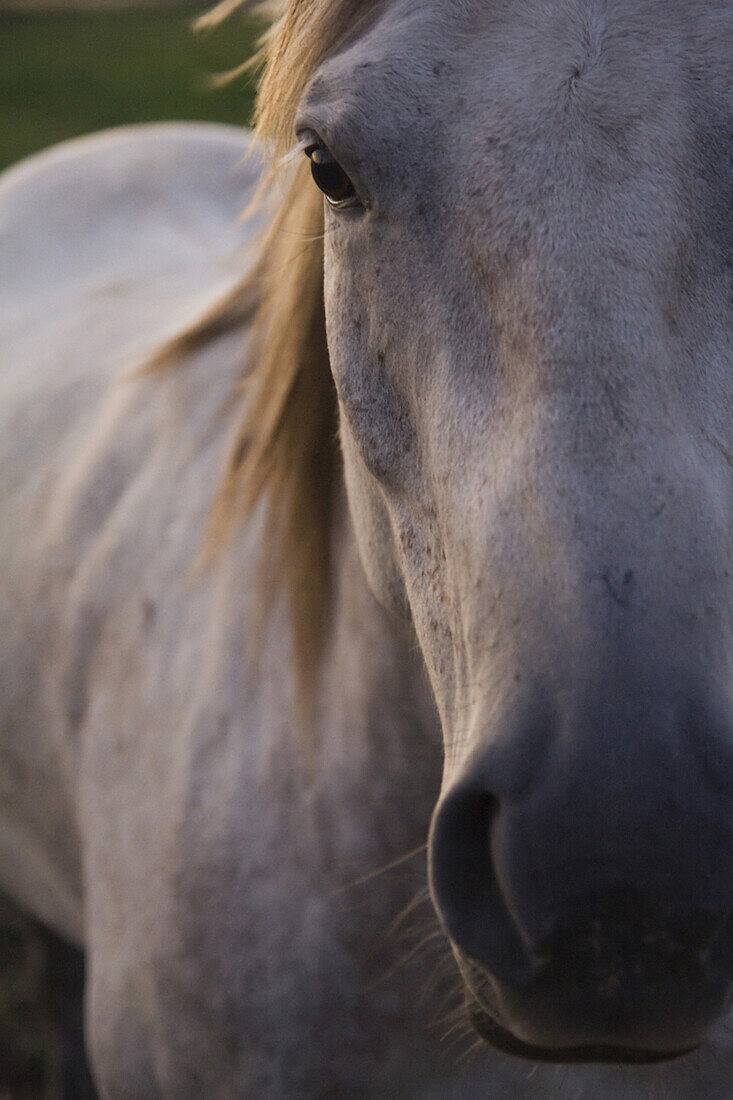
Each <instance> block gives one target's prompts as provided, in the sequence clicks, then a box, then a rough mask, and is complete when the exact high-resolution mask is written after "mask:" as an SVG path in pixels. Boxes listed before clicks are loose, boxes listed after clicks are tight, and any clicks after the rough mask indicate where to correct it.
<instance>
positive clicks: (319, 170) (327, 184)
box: [305, 145, 356, 206]
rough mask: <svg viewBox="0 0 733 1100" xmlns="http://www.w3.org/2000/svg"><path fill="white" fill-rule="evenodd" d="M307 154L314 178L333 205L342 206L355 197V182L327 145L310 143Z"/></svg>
mask: <svg viewBox="0 0 733 1100" xmlns="http://www.w3.org/2000/svg"><path fill="white" fill-rule="evenodd" d="M305 155H306V156H307V157H308V158H309V159H310V162H311V174H312V176H313V179H314V180H315V181H316V184H317V186H318V187H320V189H321V191H323V194H324V195H325V196H326V198H327V199H328V201H329V202H330V203H331V206H341V205H342V204H343V203H345V202H347V200H348V199H352V198H353V197H354V195H355V193H356V192H355V191H354V185H353V183H352V182H351V180H350V179H349V177H348V176H347V175H346V173H345V172H344V170H343V168H342V167H341V165H340V164H339V162H338V161H337V160H336V158H335V157H334V155H333V153H332V152H331V151H330V150H329V149H327V148H326V146H325V145H309V146H308V148H307V149H306V150H305Z"/></svg>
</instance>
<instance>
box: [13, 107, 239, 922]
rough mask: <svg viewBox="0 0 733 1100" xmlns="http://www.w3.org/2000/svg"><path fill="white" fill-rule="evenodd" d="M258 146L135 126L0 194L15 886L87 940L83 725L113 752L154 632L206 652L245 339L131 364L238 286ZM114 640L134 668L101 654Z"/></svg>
mask: <svg viewBox="0 0 733 1100" xmlns="http://www.w3.org/2000/svg"><path fill="white" fill-rule="evenodd" d="M248 144H249V139H248V136H247V135H246V134H245V133H244V132H242V131H237V130H234V129H230V128H227V127H215V126H199V125H189V124H186V125H162V126H144V127H132V128H127V129H124V130H120V131H113V132H110V133H108V134H102V135H96V136H93V137H90V138H84V139H80V140H78V141H73V142H70V143H67V144H65V145H62V146H60V147H58V148H56V149H53V150H50V151H49V152H46V153H43V154H40V155H39V156H36V157H33V158H30V160H28V161H26V162H24V163H22V164H20V165H18V166H17V167H15V168H13V169H11V170H10V171H8V172H7V173H5V175H4V176H3V177H2V179H0V348H2V359H1V361H0V390H1V392H2V397H3V399H2V403H1V404H0V508H1V509H2V521H0V553H2V560H3V578H2V585H1V587H0V618H2V635H1V636H2V639H3V657H2V670H3V673H2V678H1V681H2V682H1V683H0V726H1V733H2V741H1V742H0V754H1V755H2V762H3V775H4V776H5V777H7V779H6V781H4V783H3V790H2V803H1V805H2V813H1V814H0V851H1V852H2V855H3V859H2V867H3V870H4V878H3V882H2V885H3V886H4V888H5V889H6V890H8V891H9V892H10V893H11V894H13V895H14V896H16V897H17V898H18V900H20V901H21V902H22V903H23V904H25V905H26V906H28V907H29V908H31V909H32V910H33V911H35V912H36V913H38V914H39V915H40V916H42V917H43V919H45V920H47V921H48V922H49V923H51V924H54V925H55V926H56V927H57V928H58V929H59V930H60V931H61V932H62V933H64V934H66V935H68V936H70V937H71V938H74V939H77V940H78V939H79V938H80V936H81V900H80V899H81V878H82V872H81V858H80V843H79V833H80V830H81V829H82V824H81V818H82V816H83V806H82V802H83V799H82V797H81V794H80V791H81V781H80V776H81V774H82V772H83V766H84V760H83V752H82V747H83V745H84V743H85V736H84V731H85V730H93V731H94V734H93V736H94V737H96V738H97V739H99V738H101V739H104V737H105V731H104V730H102V729H99V727H98V726H97V725H96V722H95V711H96V709H97V708H98V707H99V706H100V704H99V702H98V698H97V696H98V695H99V694H100V693H102V694H103V693H104V692H105V691H106V692H107V694H108V695H109V693H110V692H111V691H113V689H114V684H115V676H117V677H118V679H119V678H120V677H122V675H123V673H122V671H120V670H121V669H123V668H124V669H126V673H125V676H126V678H125V680H124V687H125V689H126V690H127V691H128V692H130V693H131V695H130V697H131V698H132V697H135V696H136V695H138V694H139V689H140V684H139V683H137V684H136V683H135V682H134V675H133V672H134V668H133V665H135V667H137V668H138V669H142V668H144V666H145V661H146V656H145V655H146V653H148V652H152V649H151V645H152V643H151V642H147V641H146V637H147V636H148V635H151V634H152V633H154V632H153V631H152V630H151V624H152V623H153V621H156V620H157V621H165V622H166V623H167V624H168V627H167V628H168V629H169V630H170V632H171V636H173V635H175V637H176V640H177V643H178V649H179V650H180V649H181V648H183V649H184V650H186V648H188V650H191V649H193V648H195V647H194V646H193V644H192V642H191V641H190V638H187V636H186V623H184V620H185V619H186V616H188V624H189V625H190V623H191V618H190V616H191V615H192V613H193V611H192V609H193V608H197V609H198V610H199V611H200V610H201V605H200V604H198V605H197V604H196V601H195V599H190V598H188V596H189V593H185V598H184V594H183V593H182V589H184V588H185V586H186V584H187V583H188V578H189V576H190V573H191V571H192V563H193V561H194V560H195V557H196V551H197V539H198V538H199V536H200V530H201V527H202V526H203V522H204V519H205V514H206V510H207V507H208V500H209V496H210V495H211V494H213V492H214V490H215V487H216V477H217V476H218V469H219V466H220V465H221V462H222V461H223V452H224V447H225V445H226V423H225V418H224V420H222V410H223V409H224V407H225V406H226V404H227V402H228V401H229V400H230V397H231V391H232V387H233V386H234V382H235V378H236V376H237V372H238V370H239V357H240V355H241V354H242V348H241V346H240V345H241V341H242V339H243V334H241V333H240V334H239V337H240V339H239V343H238V342H237V339H236V334H233V335H231V336H230V337H228V338H227V339H225V340H222V341H219V342H218V344H217V347H216V349H215V351H216V371H214V370H213V369H212V349H204V350H203V351H202V352H201V353H200V354H199V355H198V356H197V357H196V361H195V362H192V363H190V364H184V365H183V366H182V368H181V369H180V370H179V371H171V372H170V374H169V376H168V377H166V378H162V379H159V380H158V379H149V378H135V377H133V374H134V371H133V369H132V368H134V367H135V366H136V365H137V364H139V363H140V362H141V360H142V359H144V357H145V355H146V354H148V353H150V351H152V350H153V349H154V348H155V347H156V345H157V344H159V343H160V342H161V341H164V340H165V339H167V338H169V337H170V336H171V335H172V334H174V333H175V332H176V331H178V330H179V329H180V328H181V327H182V326H183V325H184V324H185V322H186V321H187V320H191V319H192V318H195V317H196V316H197V315H198V314H200V313H202V312H205V311H206V310H207V309H208V308H210V306H211V304H212V301H213V300H215V299H216V298H217V297H220V296H222V295H224V294H226V293H227V292H229V291H230V290H231V289H232V287H233V286H234V285H235V284H236V282H237V281H238V279H239V278H240V277H241V273H242V265H243V264H246V262H247V245H248V242H249V240H250V236H251V230H248V231H247V232H245V231H243V230H242V229H241V228H240V227H238V224H237V220H238V216H239V214H240V212H241V209H242V208H243V206H244V205H245V204H246V201H247V194H248V192H251V190H252V188H253V186H254V184H255V182H256V176H257V166H256V164H255V163H254V161H251V162H249V163H248V164H246V165H242V163H241V162H242V158H243V156H244V154H245V153H246V152H247V149H248ZM235 345H236V346H235ZM142 532H148V533H149V539H148V543H147V544H145V545H143V544H144V542H145V540H144V539H143V538H142V537H141V533H142ZM156 586H157V587H156ZM202 598H203V597H202ZM164 607H165V608H167V611H166V612H165V614H164V613H163V608H164ZM135 615H138V618H137V619H136V618H135ZM174 620H177V622H178V627H177V628H174V626H173V625H172V624H173V621H174ZM182 624H183V625H182ZM131 629H132V630H134V631H137V634H136V635H135V644H134V645H133V644H132V643H131V635H130V630H131ZM112 636H116V637H117V638H118V639H119V640H120V643H121V644H120V647H119V651H118V656H119V657H120V658H122V657H124V652H125V649H124V647H125V645H127V646H128V647H130V648H129V651H130V652H132V650H135V651H136V653H137V654H138V656H137V658H136V662H131V660H130V659H129V658H128V660H127V663H126V664H125V662H124V660H123V661H122V662H121V663H117V662H115V661H111V660H108V659H107V658H106V656H104V657H103V654H107V653H108V650H107V649H106V648H105V647H106V646H108V645H109V644H110V638H111V637H112ZM123 642H124V644H123ZM156 644H157V646H158V650H160V647H161V643H160V641H158V642H157V643H156ZM166 644H167V643H166ZM168 659H169V663H170V666H171V667H177V665H180V664H181V661H177V660H176V658H175V656H174V654H173V653H169V654H168ZM150 660H151V661H152V658H150ZM184 663H185V662H184ZM101 673H104V676H103V677H102V679H99V677H100V674H101ZM105 677H106V678H105ZM95 692H96V693H97V696H95ZM119 709H120V710H122V711H124V709H125V708H124V707H120V708H119ZM128 717H129V718H130V720H132V715H128ZM6 788H7V789H6ZM5 879H7V881H5Z"/></svg>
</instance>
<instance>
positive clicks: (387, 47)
mask: <svg viewBox="0 0 733 1100" xmlns="http://www.w3.org/2000/svg"><path fill="white" fill-rule="evenodd" d="M732 38H733V14H732V12H731V8H730V5H729V4H727V3H726V4H722V3H721V2H720V0H649V2H647V3H645V4H642V5H640V4H639V3H638V0H556V2H554V3H551V4H547V3H546V2H545V0H495V2H492V3H486V2H485V0H475V2H469V3H466V2H465V0H422V2H421V3H420V4H415V3H414V0H393V2H392V3H391V4H390V5H388V6H387V7H386V8H385V9H384V14H383V15H382V16H381V17H380V18H379V19H378V20H377V21H376V22H375V23H374V24H373V25H372V26H371V28H370V29H369V30H368V31H367V32H365V33H362V34H361V35H360V36H358V37H357V38H355V40H353V41H352V43H351V44H350V45H348V46H347V47H346V48H345V49H343V50H342V51H340V52H339V53H338V54H336V55H335V56H333V57H331V58H330V59H328V60H327V61H326V62H325V63H324V64H323V65H322V66H321V67H320V69H319V70H318V73H317V74H316V76H315V79H314V80H312V81H311V83H310V85H309V90H308V93H307V96H306V101H307V105H308V106H309V107H310V106H314V105H317V106H319V107H323V106H324V105H325V106H326V107H327V110H328V115H329V116H330V120H331V121H332V122H333V124H334V125H335V126H336V127H338V129H339V130H342V131H344V132H345V133H346V136H347V137H353V138H355V139H356V140H357V141H359V140H361V141H362V142H363V144H364V145H365V146H366V147H369V146H370V144H371V143H370V138H371V139H372V141H376V142H377V143H378V144H379V146H380V147H381V149H382V150H384V149H385V148H386V143H387V142H389V141H392V142H393V143H394V142H395V139H397V138H399V144H400V147H401V148H409V147H410V144H411V143H413V144H417V143H424V141H425V139H426V137H427V136H428V135H430V136H435V133H436V124H438V125H439V124H441V123H443V124H444V129H447V130H448V131H450V132H452V133H453V134H454V135H455V136H456V138H458V136H459V135H460V137H461V138H463V137H464V136H465V132H464V131H463V130H462V128H461V123H463V125H464V126H470V127H473V128H474V129H475V130H476V131H477V132H480V131H481V129H482V127H485V126H487V125H488V126H490V127H491V128H492V129H493V130H494V131H495V132H502V131H503V132H505V133H508V132H511V131H513V130H514V129H515V127H516V125H517V124H518V123H521V122H523V121H525V120H526V113H529V114H530V115H531V114H532V113H533V112H536V111H537V112H538V113H539V115H540V116H542V114H543V109H545V108H546V107H547V106H548V97H549V100H550V101H552V99H553V97H554V96H555V95H557V93H558V92H559V91H560V90H564V88H565V87H566V86H567V85H568V84H573V85H575V84H576V82H577V81H579V80H580V81H582V83H583V94H584V95H585V96H586V97H587V98H588V99H595V100H596V102H597V103H601V102H602V101H603V99H604V97H605V98H607V97H608V96H609V95H610V96H611V97H612V99H613V101H614V102H615V103H616V104H617V105H618V106H619V109H620V110H622V111H623V109H624V108H625V110H626V113H627V114H628V115H633V113H634V112H635V111H636V112H638V111H641V110H643V107H644V104H645V103H647V104H649V103H650V102H653V104H654V109H655V110H656V111H657V112H658V113H659V114H660V115H666V116H667V118H668V119H669V120H670V122H673V121H674V115H675V112H676V111H678V110H679V106H680V103H682V102H685V101H693V100H694V101H695V102H696V103H698V104H700V103H702V104H704V103H705V102H707V101H708V100H710V101H711V102H712V99H713V98H714V96H715V95H716V94H717V95H718V97H719V96H720V94H721V93H722V94H723V96H725V95H726V94H727V95H729V94H730V48H731V40H732ZM523 112H526V113H525V117H524V118H523V117H522V113H523ZM612 121H613V120H612ZM520 137H521V134H517V138H520ZM380 138H381V141H380V140H379V139H380ZM365 151H367V150H366V149H365Z"/></svg>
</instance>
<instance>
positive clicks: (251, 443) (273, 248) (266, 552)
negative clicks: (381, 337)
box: [151, 0, 375, 683]
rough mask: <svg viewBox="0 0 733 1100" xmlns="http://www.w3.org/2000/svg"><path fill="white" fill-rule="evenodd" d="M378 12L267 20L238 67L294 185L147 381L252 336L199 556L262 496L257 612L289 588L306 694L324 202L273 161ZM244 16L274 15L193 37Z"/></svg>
mask: <svg viewBox="0 0 733 1100" xmlns="http://www.w3.org/2000/svg"><path fill="white" fill-rule="evenodd" d="M374 6H375V4H374V0H291V2H290V3H289V4H287V3H286V4H283V3H278V4H277V5H275V6H274V7H275V14H276V16H277V18H276V19H275V21H274V22H273V23H272V24H271V26H270V28H269V30H268V31H267V32H266V34H265V36H264V38H263V41H262V44H261V48H260V51H259V53H258V54H257V55H256V57H255V58H254V59H253V60H252V62H249V63H247V64H248V65H252V64H258V63H260V64H262V65H263V66H264V68H263V75H262V79H261V82H260V87H259V92H258V97H257V104H256V108H255V136H256V143H257V145H258V146H259V148H260V149H262V150H264V151H265V153H266V155H267V157H268V158H269V162H270V171H269V173H267V175H266V181H267V182H272V181H273V178H274V177H275V176H278V175H281V174H282V173H284V172H285V173H288V174H289V175H290V177H291V178H290V179H288V180H286V181H285V188H284V191H283V198H282V200H281V201H280V204H279V207H278V209H277V211H276V213H275V216H274V218H273V219H272V221H271V223H270V225H269V228H268V230H267V232H266V234H265V235H264V237H263V239H262V242H261V247H260V251H259V257H258V260H257V262H256V264H255V266H254V268H253V269H252V271H251V272H250V273H249V274H248V275H247V276H246V278H245V279H244V280H243V281H242V283H241V284H240V285H239V286H238V287H237V288H236V290H235V291H234V293H232V294H230V295H228V297H227V298H226V299H225V300H223V301H222V302H220V303H218V304H217V305H216V306H215V307H214V309H213V310H212V311H211V312H210V313H209V314H208V315H207V316H205V317H203V318H202V319H200V320H198V321H197V322H196V323H195V324H194V325H192V326H190V327H189V328H188V329H187V330H185V331H184V332H183V333H182V334H181V335H179V336H177V337H176V338H175V339H174V340H172V341H171V342H170V343H169V344H167V345H166V346H165V347H164V348H162V349H160V350H159V352H158V353H157V354H156V356H155V357H154V359H153V361H152V363H151V366H152V367H153V368H155V369H157V368H162V367H165V366H169V365H173V364H175V363H177V362H181V361H182V360H183V359H184V358H185V357H186V356H187V355H188V354H190V353H191V352H192V351H194V350H196V349H197V348H199V347H201V346H203V345H204V344H207V343H209V342H210V341H211V340H213V339H215V338H216V337H217V336H219V335H220V334H221V333H223V332H226V331H228V330H231V329H235V328H238V327H240V326H242V325H243V324H244V323H247V322H249V335H248V341H249V342H248V350H247V356H246V363H244V364H243V372H242V384H243V387H244V388H246V391H247V399H246V411H245V413H244V416H243V420H242V422H241V424H240V425H239V427H238V430H237V432H236V437H235V440H234V444H233V446H232V449H231V451H230V454H229V458H228V461H227V465H226V469H225V471H224V475H223V478H222V481H221V484H220V486H219V489H218V492H217V494H216V498H215V500H214V503H213V507H212V511H211V517H210V521H209V525H208V531H207V534H206V540H205V550H206V552H207V553H211V552H212V551H215V550H216V549H217V548H219V547H221V545H222V544H223V542H224V541H225V540H226V539H227V537H228V535H229V534H230V533H231V532H232V530H233V529H234V528H235V526H236V525H237V524H238V523H239V522H241V521H242V520H243V519H244V518H246V517H247V516H248V515H249V514H250V512H251V511H252V509H253V508H254V506H255V504H256V503H257V502H258V501H259V500H260V499H261V498H262V497H263V496H264V498H265V502H266V509H267V525H266V535H265V542H264V545H263V547H262V557H261V568H260V576H259V581H258V585H259V595H260V600H259V607H260V610H264V609H266V607H267V606H268V605H269V604H270V602H271V600H272V597H273V595H274V594H275V593H276V592H277V591H278V590H279V589H280V587H281V585H282V584H285V585H286V586H287V590H288V593H289V598H290V606H291V612H292V622H293V635H294V644H295V653H296V658H297V664H298V668H299V672H300V674H301V678H302V680H303V682H304V683H307V682H308V681H309V680H310V674H311V673H312V671H313V669H314V666H315V662H316V660H317V657H318V654H319V648H320V645H319V643H320V640H321V637H322V626H323V622H324V618H325V613H326V608H327V600H326V594H327V583H328V559H329V544H330V536H331V523H330V519H331V506H332V499H333V488H334V481H335V473H336V469H337V443H336V432H337V420H336V396H335V389H334V385H333V381H332V378H331V373H330V367H329V362H328V350H327V346H326V331H325V315H324V305H323V243H322V238H323V200H322V197H321V195H320V193H319V192H318V191H317V189H316V188H315V186H314V185H313V183H312V181H311V180H310V179H309V178H308V177H309V173H308V166H307V163H305V162H303V163H302V164H294V163H292V160H289V158H285V160H286V162H288V163H287V165H286V166H285V167H284V166H283V158H284V157H285V154H286V153H287V152H289V151H290V149H291V147H292V145H293V142H294V134H293V124H294V116H295V111H296V109H297V106H298V102H299V100H300V98H301V96H302V94H303V91H304V88H305V86H306V84H307V82H308V80H309V79H310V77H311V76H312V74H313V72H314V71H315V69H316V67H317V66H318V65H319V63H320V62H321V61H322V60H323V59H324V58H325V57H326V56H327V55H328V54H329V53H331V52H333V51H334V50H335V49H336V48H337V47H338V45H339V44H340V43H341V42H343V40H344V39H345V37H346V36H347V35H348V34H349V32H350V31H352V30H353V28H354V27H355V25H356V24H357V23H358V22H359V21H360V19H361V18H362V17H363V16H364V14H365V12H368V11H369V10H371V9H373V8H374ZM242 8H255V9H257V10H263V9H265V11H266V12H267V13H268V14H272V12H273V5H272V4H271V3H270V4H267V3H266V4H262V3H258V2H257V0H223V2H222V3H220V4H219V5H218V6H217V7H216V8H214V9H213V11H211V12H209V13H208V14H207V15H205V16H203V17H202V18H201V19H200V20H199V26H210V25H213V24H215V23H218V22H220V21H221V20H223V19H225V18H227V17H228V16H229V15H231V14H233V13H234V12H235V11H236V10H237V9H242ZM243 68H244V66H243Z"/></svg>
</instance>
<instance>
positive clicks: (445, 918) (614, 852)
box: [430, 775, 733, 1050]
mask: <svg viewBox="0 0 733 1100" xmlns="http://www.w3.org/2000/svg"><path fill="white" fill-rule="evenodd" d="M526 801H527V802H528V803H529V804H530V807H531V808H529V809H527V808H526V807H524V808H523V807H522V805H521V802H522V800H520V805H519V806H518V807H517V806H515V807H512V806H507V805H504V804H503V803H502V800H501V799H500V798H497V797H496V796H495V795H493V794H492V793H490V792H489V791H487V790H486V789H485V788H484V787H482V785H481V784H480V783H478V782H476V776H475V775H474V776H466V777H464V778H463V779H462V780H461V781H460V782H459V783H457V784H456V785H455V786H454V787H453V788H451V789H449V790H448V791H447V792H446V793H445V795H444V796H443V798H442V799H441V801H440V803H439V804H438V807H437V809H436V813H435V815H434V818H433V824H432V828H431V837H430V874H431V889H432V893H433V899H434V902H435V905H436V908H437V910H438V913H439V915H440V917H441V920H442V923H443V925H444V927H445V930H446V931H447V933H448V935H449V937H450V939H451V941H452V943H453V945H454V947H455V948H456V949H457V951H458V953H459V957H460V958H461V960H462V961H463V962H464V964H467V965H464V976H465V975H466V974H467V973H468V974H470V973H473V974H474V975H476V974H479V975H481V976H482V977H481V981H480V985H481V989H482V991H483V992H482V994H481V996H483V997H484V999H485V996H486V990H487V988H489V989H493V991H494V992H493V994H492V995H491V996H490V998H489V999H490V1000H491V999H492V998H493V1001H494V1002H496V1003H495V1005H494V1008H495V1011H494V1012H493V1013H492V1015H493V1016H494V1018H497V1017H498V1018H499V1019H501V1016H502V1013H504V1015H505V1016H506V1014H507V1013H508V1020H509V1024H510V1026H511V1028H512V1030H514V1031H517V1030H518V1031H519V1032H523V1033H524V1034H525V1035H526V1036H530V1039H531V1041H532V1042H533V1043H535V1044H536V1045H540V1046H542V1045H546V1046H550V1047H565V1048H570V1047H572V1048H576V1047H578V1048H579V1047H583V1046H584V1045H585V1046H587V1045H595V1046H596V1047H604V1048H605V1047H621V1046H626V1047H634V1048H637V1047H639V1046H645V1047H646V1048H648V1049H654V1050H672V1049H675V1050H677V1049H679V1050H681V1049H683V1048H686V1047H690V1046H694V1045H696V1043H698V1042H699V1041H701V1038H702V1037H703V1035H704V1032H705V1030H706V1029H707V1028H708V1027H709V1026H711V1024H712V1023H713V1022H714V1021H715V1019H716V1018H717V1017H718V1016H719V1015H720V1014H721V1012H722V1010H723V1005H724V1004H725V1001H726V997H727V993H728V990H729V989H730V985H731V981H732V980H733V918H731V917H730V912H731V908H732V906H731V903H730V902H729V901H728V900H727V897H726V891H725V889H724V888H723V887H722V886H721V880H718V881H714V876H711V874H709V873H708V872H709V870H710V862H711V861H710V856H709V855H708V854H706V855H704V856H702V855H701V856H700V857H699V858H698V854H697V852H696V851H695V850H693V852H692V857H691V858H689V857H687V856H686V855H685V854H684V853H682V852H680V853H679V858H677V853H676V852H675V850H674V845H675V843H676V842H678V841H679V839H680V830H679V829H675V828H674V827H671V823H670V822H669V821H666V820H664V821H662V822H660V825H659V828H656V829H654V830H652V831H653V834H654V841H655V843H654V844H653V845H652V847H651V848H650V847H649V845H648V844H647V843H645V840H644V838H643V837H641V836H639V835H635V831H634V823H632V822H629V826H628V828H627V829H624V828H623V825H621V826H620V825H619V823H618V821H619V819H618V818H617V821H616V824H615V825H614V824H613V823H612V822H608V826H609V829H610V833H611V835H610V836H608V835H607V836H606V837H605V838H603V836H602V824H603V823H602V822H601V821H599V820H596V826H597V828H596V829H593V830H591V835H587V834H586V832H585V828H584V826H585V827H587V826H588V825H589V820H588V816H587V814H584V815H581V834H582V835H580V836H577V837H575V838H573V828H572V821H573V807H572V805H563V806H560V805H553V804H552V800H549V802H546V803H545V805H544V807H543V810H542V812H540V810H538V809H537V806H540V805H542V804H543V799H542V798H539V797H538V798H534V799H533V798H532V797H531V796H530V797H528V798H527V799H526ZM637 824H638V822H637ZM688 827H689V831H690V839H691V838H694V841H692V848H693V849H696V848H697V846H698V845H701V846H702V847H707V848H710V846H712V853H713V854H712V861H713V862H714V861H715V859H716V858H717V857H722V859H723V861H724V862H725V861H727V857H728V855H729V852H730V847H731V845H730V837H727V840H726V842H725V843H724V844H723V845H722V846H721V844H720V843H719V841H720V835H719V834H718V832H717V828H716V827H714V826H711V825H710V823H709V821H707V820H698V821H689V822H688ZM665 832H666V833H670V834H672V835H671V837H670V838H669V839H670V843H671V846H665V844H664V843H663V839H664V834H665ZM614 833H615V835H614ZM620 833H625V834H626V835H625V837H624V838H622V837H620V835H619V834H620ZM622 840H623V842H622ZM624 843H625V848H626V851H624ZM716 845H717V847H716ZM644 849H645V851H644ZM731 893H732V894H733V891H732V892H731ZM502 1006H503V1007H502ZM508 1006H509V1007H508ZM484 1007H486V1005H485V1004H484ZM489 1007H490V1006H489ZM506 1022H507V1020H506V1019H505V1023H506Z"/></svg>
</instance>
